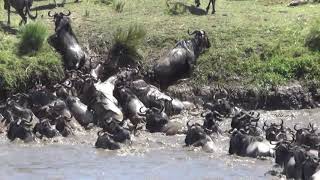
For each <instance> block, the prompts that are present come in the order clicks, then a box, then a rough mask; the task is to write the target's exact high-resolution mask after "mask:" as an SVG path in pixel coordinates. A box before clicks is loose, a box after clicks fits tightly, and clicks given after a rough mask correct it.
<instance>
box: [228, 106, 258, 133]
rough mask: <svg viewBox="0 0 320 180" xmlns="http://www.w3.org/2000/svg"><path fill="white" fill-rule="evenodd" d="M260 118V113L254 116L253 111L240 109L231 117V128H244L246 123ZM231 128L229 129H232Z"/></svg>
mask: <svg viewBox="0 0 320 180" xmlns="http://www.w3.org/2000/svg"><path fill="white" fill-rule="evenodd" d="M259 119H260V113H257V115H256V116H254V112H249V113H247V112H244V111H240V112H239V113H237V114H236V115H235V116H234V117H232V121H231V128H232V130H233V129H235V128H236V129H244V128H245V127H246V126H247V125H248V124H251V123H255V122H258V121H259ZM232 130H231V131H232Z"/></svg>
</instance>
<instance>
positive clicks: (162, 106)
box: [160, 104, 164, 113]
mask: <svg viewBox="0 0 320 180" xmlns="http://www.w3.org/2000/svg"><path fill="white" fill-rule="evenodd" d="M160 106H161V110H160V112H161V113H163V111H164V105H162V104H160Z"/></svg>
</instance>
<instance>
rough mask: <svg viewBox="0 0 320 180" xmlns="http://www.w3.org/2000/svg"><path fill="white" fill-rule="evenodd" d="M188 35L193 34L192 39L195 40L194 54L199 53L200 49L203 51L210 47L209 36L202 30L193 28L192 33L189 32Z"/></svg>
mask: <svg viewBox="0 0 320 180" xmlns="http://www.w3.org/2000/svg"><path fill="white" fill-rule="evenodd" d="M188 34H189V35H194V36H193V40H194V42H195V45H196V46H197V49H196V52H195V53H196V54H200V53H201V52H202V51H204V50H205V49H207V48H210V47H211V44H210V41H209V38H208V36H207V34H206V32H205V31H204V30H195V31H193V32H192V33H190V32H189V30H188Z"/></svg>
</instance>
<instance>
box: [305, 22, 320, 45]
mask: <svg viewBox="0 0 320 180" xmlns="http://www.w3.org/2000/svg"><path fill="white" fill-rule="evenodd" d="M305 46H306V47H308V48H309V49H310V50H312V51H320V21H316V22H315V23H314V24H313V25H312V26H311V28H310V30H309V33H308V34H307V36H306V38H305Z"/></svg>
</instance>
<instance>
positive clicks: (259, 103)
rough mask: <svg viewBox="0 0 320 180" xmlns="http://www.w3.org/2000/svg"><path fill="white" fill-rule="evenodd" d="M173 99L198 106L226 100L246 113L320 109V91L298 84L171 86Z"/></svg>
mask: <svg viewBox="0 0 320 180" xmlns="http://www.w3.org/2000/svg"><path fill="white" fill-rule="evenodd" d="M166 92H167V93H168V94H169V95H170V96H173V97H176V98H179V99H181V100H184V101H191V102H193V103H195V104H197V105H203V104H204V103H206V102H212V101H216V100H217V99H221V98H226V99H227V100H228V101H229V102H230V103H231V104H232V105H233V106H237V107H240V108H243V109H245V110H259V109H260V110H297V109H312V108H317V107H320V104H319V103H320V89H319V88H316V86H309V87H306V86H304V85H302V84H300V83H298V82H295V83H290V84H288V85H284V86H278V87H274V88H269V89H258V88H255V87H243V86H225V87H223V88H221V87H219V86H203V87H201V88H199V87H195V86H194V85H192V84H190V83H185V82H184V83H180V84H177V85H174V86H170V87H169V88H168V89H167V91H166Z"/></svg>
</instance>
